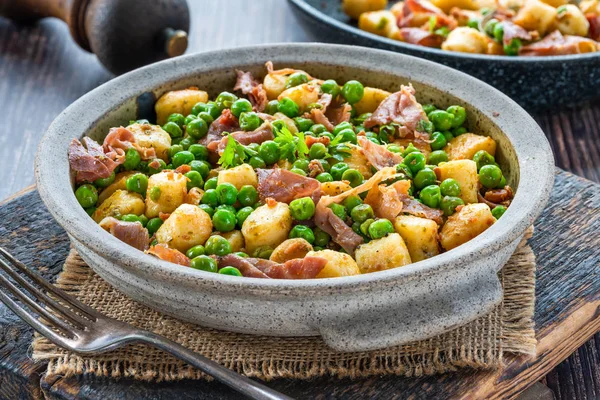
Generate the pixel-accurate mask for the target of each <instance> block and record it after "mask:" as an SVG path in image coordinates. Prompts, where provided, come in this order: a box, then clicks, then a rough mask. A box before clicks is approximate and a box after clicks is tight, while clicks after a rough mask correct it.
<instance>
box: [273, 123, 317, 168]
mask: <svg viewBox="0 0 600 400" xmlns="http://www.w3.org/2000/svg"><path fill="white" fill-rule="evenodd" d="M272 127H273V134H274V135H275V139H274V141H275V143H277V144H278V145H279V149H280V150H281V158H282V159H286V160H288V161H290V162H294V161H296V159H297V158H306V155H307V154H308V146H307V145H306V142H305V140H304V134H303V133H301V132H298V133H295V134H292V132H290V130H289V129H288V127H287V125H286V124H285V122H284V121H280V120H277V121H275V122H273V123H272Z"/></svg>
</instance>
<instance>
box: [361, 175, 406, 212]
mask: <svg viewBox="0 0 600 400" xmlns="http://www.w3.org/2000/svg"><path fill="white" fill-rule="evenodd" d="M409 188H410V182H409V181H406V180H402V181H398V182H395V183H394V184H393V185H390V186H384V185H374V186H373V187H372V188H371V190H369V193H368V194H367V197H366V198H365V203H366V204H369V205H370V206H371V207H372V208H373V211H374V212H375V215H377V216H378V217H379V218H387V219H389V220H390V221H393V220H394V218H396V217H397V216H398V215H399V214H400V213H401V212H402V209H403V208H404V203H403V202H402V199H401V197H400V196H401V195H407V194H408V189H409Z"/></svg>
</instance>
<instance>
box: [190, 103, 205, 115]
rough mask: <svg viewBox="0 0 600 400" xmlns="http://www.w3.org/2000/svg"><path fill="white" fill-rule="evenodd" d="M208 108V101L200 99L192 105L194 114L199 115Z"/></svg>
mask: <svg viewBox="0 0 600 400" xmlns="http://www.w3.org/2000/svg"><path fill="white" fill-rule="evenodd" d="M206 109H207V105H206V103H203V102H201V101H199V102H198V103H196V104H194V107H192V115H198V114H200V113H201V112H206Z"/></svg>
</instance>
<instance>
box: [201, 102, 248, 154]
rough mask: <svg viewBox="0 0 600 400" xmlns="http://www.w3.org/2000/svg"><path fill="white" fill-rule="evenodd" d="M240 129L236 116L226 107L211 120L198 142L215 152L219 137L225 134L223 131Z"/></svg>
mask: <svg viewBox="0 0 600 400" xmlns="http://www.w3.org/2000/svg"><path fill="white" fill-rule="evenodd" d="M239 129H240V125H239V123H238V120H237V118H236V117H235V116H234V115H233V114H232V113H231V110H230V109H228V108H226V109H225V110H223V112H222V114H221V116H220V117H219V118H217V119H215V120H214V121H213V123H212V124H210V128H208V133H207V134H206V136H204V137H203V138H202V139H200V142H199V143H200V144H203V145H204V146H206V148H207V149H208V151H210V152H211V153H213V154H215V155H216V154H217V149H218V147H219V143H221V139H223V137H224V136H225V135H224V133H225V132H235V131H238V130H239Z"/></svg>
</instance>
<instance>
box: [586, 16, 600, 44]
mask: <svg viewBox="0 0 600 400" xmlns="http://www.w3.org/2000/svg"><path fill="white" fill-rule="evenodd" d="M585 17H586V18H587V20H588V22H589V23H590V31H589V33H588V35H589V36H590V38H591V39H592V40H595V41H596V42H600V15H593V14H588V15H586V16H585Z"/></svg>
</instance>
